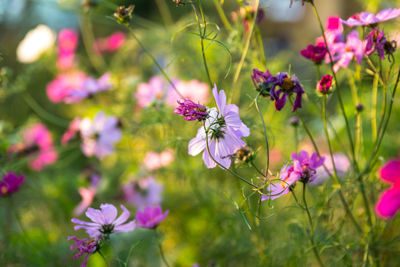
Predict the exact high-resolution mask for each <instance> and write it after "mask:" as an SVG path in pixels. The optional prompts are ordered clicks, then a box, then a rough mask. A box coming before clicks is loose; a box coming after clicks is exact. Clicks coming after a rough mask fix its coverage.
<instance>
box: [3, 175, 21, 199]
mask: <svg viewBox="0 0 400 267" xmlns="http://www.w3.org/2000/svg"><path fill="white" fill-rule="evenodd" d="M24 182H25V176H24V175H17V174H15V173H13V172H8V173H6V174H4V175H3V177H2V180H1V181H0V196H6V195H11V194H12V193H14V192H16V191H18V190H19V187H20V186H21V185H22V184H23V183H24Z"/></svg>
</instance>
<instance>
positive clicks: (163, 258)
mask: <svg viewBox="0 0 400 267" xmlns="http://www.w3.org/2000/svg"><path fill="white" fill-rule="evenodd" d="M154 231H155V232H156V237H157V243H158V251H159V252H160V256H161V259H162V261H163V262H164V264H165V266H167V267H169V264H168V261H167V259H166V258H165V255H164V251H163V248H162V245H161V235H160V233H159V232H158V231H157V229H156V230H154Z"/></svg>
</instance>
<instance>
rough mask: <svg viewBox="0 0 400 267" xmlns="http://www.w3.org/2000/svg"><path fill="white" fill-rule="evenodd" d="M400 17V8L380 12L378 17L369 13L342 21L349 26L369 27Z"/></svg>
mask: <svg viewBox="0 0 400 267" xmlns="http://www.w3.org/2000/svg"><path fill="white" fill-rule="evenodd" d="M398 16H400V8H389V9H384V10H382V11H380V12H379V13H378V14H376V15H375V14H372V13H369V12H361V13H358V14H355V15H353V16H351V17H350V18H348V19H347V20H341V21H342V22H343V23H344V24H346V25H347V26H367V25H374V24H378V23H381V22H384V21H387V20H391V19H394V18H397V17H398Z"/></svg>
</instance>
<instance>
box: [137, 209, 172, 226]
mask: <svg viewBox="0 0 400 267" xmlns="http://www.w3.org/2000/svg"><path fill="white" fill-rule="evenodd" d="M168 213H169V210H167V211H165V212H164V213H162V209H161V207H160V206H155V207H151V206H149V207H146V208H145V209H144V210H143V211H138V212H137V213H136V221H137V223H138V226H139V227H142V228H150V229H154V228H156V227H157V226H158V225H159V224H160V223H161V222H162V221H164V220H165V218H166V217H167V215H168Z"/></svg>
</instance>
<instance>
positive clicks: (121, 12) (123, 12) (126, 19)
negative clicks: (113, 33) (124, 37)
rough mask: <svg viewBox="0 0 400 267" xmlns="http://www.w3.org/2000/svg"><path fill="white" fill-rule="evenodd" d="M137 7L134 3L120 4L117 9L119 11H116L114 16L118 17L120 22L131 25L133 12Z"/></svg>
mask: <svg viewBox="0 0 400 267" xmlns="http://www.w3.org/2000/svg"><path fill="white" fill-rule="evenodd" d="M134 8H135V6H134V5H130V6H128V7H125V6H120V7H118V9H117V12H115V13H114V17H115V18H116V20H117V22H118V23H120V24H125V25H128V26H129V23H130V22H131V19H132V12H133V9H134Z"/></svg>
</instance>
